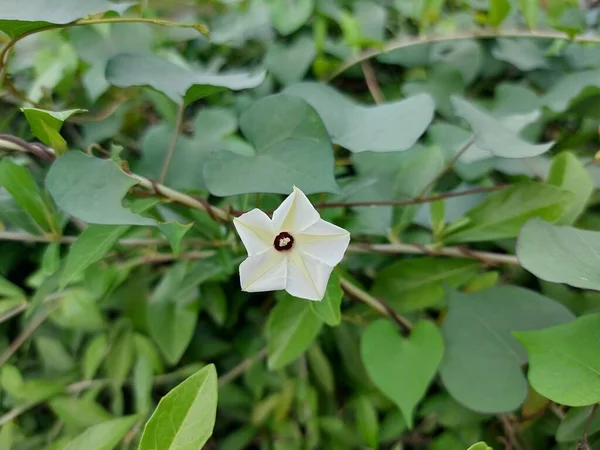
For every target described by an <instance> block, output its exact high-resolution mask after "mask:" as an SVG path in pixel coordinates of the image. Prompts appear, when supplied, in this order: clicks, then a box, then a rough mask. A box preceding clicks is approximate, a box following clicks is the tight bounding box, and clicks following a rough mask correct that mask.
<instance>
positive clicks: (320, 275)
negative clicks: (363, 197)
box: [233, 186, 350, 300]
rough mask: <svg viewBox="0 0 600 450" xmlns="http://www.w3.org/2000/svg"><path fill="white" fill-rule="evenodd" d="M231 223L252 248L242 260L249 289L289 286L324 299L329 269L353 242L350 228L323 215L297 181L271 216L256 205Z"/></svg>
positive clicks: (293, 290)
mask: <svg viewBox="0 0 600 450" xmlns="http://www.w3.org/2000/svg"><path fill="white" fill-rule="evenodd" d="M233 224H234V225H235V228H236V230H237V232H238V234H239V235H240V238H241V239H242V242H243V243H244V246H245V247H246V251H247V252H248V258H247V259H245V260H244V261H243V262H242V263H241V264H240V283H241V285H242V290H244V291H246V292H262V291H277V290H282V289H285V290H286V291H287V292H288V293H290V294H291V295H293V296H295V297H301V298H305V299H308V300H322V299H323V296H324V295H325V289H326V287H327V281H328V280H329V276H330V275H331V271H332V270H333V268H334V266H335V265H337V264H338V263H339V262H340V261H341V260H342V258H343V257H344V252H345V251H346V248H348V244H349V243H350V233H348V231H346V230H344V229H343V228H340V227H338V226H337V225H333V224H332V223H329V222H326V221H324V220H323V219H321V217H320V216H319V213H318V212H317V210H316V209H315V208H314V207H313V206H312V205H311V203H310V201H309V200H308V198H306V195H304V193H303V192H302V191H301V190H300V189H298V188H297V187H295V186H294V191H293V192H292V193H291V194H290V195H289V196H288V197H287V198H286V199H285V200H284V201H283V203H282V204H281V205H280V206H279V208H277V209H276V210H275V212H274V213H273V218H272V219H270V218H269V216H267V215H266V214H265V213H264V212H262V211H261V210H260V209H256V208H255V209H253V210H252V211H249V212H247V213H245V214H242V215H241V216H240V217H237V218H235V219H234V220H233Z"/></svg>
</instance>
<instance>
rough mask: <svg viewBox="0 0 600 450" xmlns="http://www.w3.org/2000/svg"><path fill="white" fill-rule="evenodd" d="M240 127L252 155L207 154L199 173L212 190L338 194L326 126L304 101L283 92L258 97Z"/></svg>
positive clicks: (215, 191) (213, 191) (331, 150)
mask: <svg viewBox="0 0 600 450" xmlns="http://www.w3.org/2000/svg"><path fill="white" fill-rule="evenodd" d="M240 128H241V130H242V132H243V133H244V135H245V136H246V139H247V140H248V141H249V142H250V143H251V144H253V145H254V149H255V152H256V153H255V155H254V156H242V155H239V154H236V153H233V152H231V151H216V152H213V153H211V154H210V155H209V156H208V158H207V159H206V162H205V164H204V172H203V173H204V180H205V182H206V184H207V186H208V189H209V190H210V192H211V193H212V194H214V195H219V196H227V195H237V194H246V193H251V192H272V193H278V194H288V193H289V192H290V191H291V189H292V186H294V185H296V186H298V188H300V189H301V190H302V191H303V192H305V193H306V194H311V193H315V192H332V193H337V192H338V190H339V188H338V186H337V183H336V181H335V178H334V172H333V170H334V158H333V149H332V148H331V143H330V141H329V136H328V135H327V130H325V126H324V125H323V123H322V122H321V120H320V118H319V116H318V114H317V113H316V111H315V110H314V109H313V108H312V107H311V106H310V105H309V104H308V103H306V102H305V101H304V100H302V99H300V98H297V97H294V96H291V95H285V94H278V95H272V96H269V97H265V98H263V99H260V100H258V101H256V102H254V103H252V104H251V105H250V107H248V108H247V109H246V110H245V111H244V112H243V114H242V116H241V118H240Z"/></svg>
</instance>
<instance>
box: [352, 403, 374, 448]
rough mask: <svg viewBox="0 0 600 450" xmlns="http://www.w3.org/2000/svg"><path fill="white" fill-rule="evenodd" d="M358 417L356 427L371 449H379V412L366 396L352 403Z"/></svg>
mask: <svg viewBox="0 0 600 450" xmlns="http://www.w3.org/2000/svg"><path fill="white" fill-rule="evenodd" d="M352 403H353V406H354V413H355V415H356V427H357V429H358V432H359V433H360V435H361V436H362V438H363V442H364V443H365V444H367V445H368V446H369V448H377V446H378V444H379V422H378V421H377V410H376V409H375V406H373V402H372V401H371V399H370V398H369V397H367V396H366V395H360V396H358V397H357V398H355V399H354V401H353V402H352Z"/></svg>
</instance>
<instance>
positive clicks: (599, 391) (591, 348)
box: [514, 314, 600, 406]
mask: <svg viewBox="0 0 600 450" xmlns="http://www.w3.org/2000/svg"><path fill="white" fill-rule="evenodd" d="M599 330H600V314H592V315H588V316H582V317H579V318H578V319H577V320H574V321H573V322H570V323H567V324H563V325H558V326H555V327H551V328H547V329H544V330H538V331H530V332H519V333H514V335H515V336H516V337H517V339H519V341H521V342H522V343H523V345H524V346H525V348H526V349H527V354H528V356H529V374H528V377H529V382H530V383H531V386H533V388H534V389H535V390H536V391H537V392H539V393H540V394H541V395H543V396H544V397H546V398H549V399H550V400H552V401H553V402H556V403H560V404H563V405H568V406H586V405H592V404H594V403H597V402H600V353H599V352H598V338H599V336H600V334H599Z"/></svg>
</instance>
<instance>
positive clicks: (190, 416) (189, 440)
mask: <svg viewBox="0 0 600 450" xmlns="http://www.w3.org/2000/svg"><path fill="white" fill-rule="evenodd" d="M216 414H217V372H216V370H215V366H214V365H212V364H210V365H208V366H206V367H204V368H203V369H201V370H199V371H198V372H196V373H195V374H194V375H192V376H191V377H189V378H188V379H187V380H185V381H184V382H183V383H181V384H179V385H178V386H176V387H175V388H174V389H173V390H171V391H170V392H169V393H168V394H167V395H165V396H164V397H163V398H162V399H161V400H160V402H159V404H158V407H157V408H156V410H155V411H154V413H153V414H152V417H150V420H149V421H148V423H147V424H146V427H145V428H144V433H143V434H142V440H141V442H140V447H139V450H155V449H161V450H162V449H164V450H193V449H197V448H202V446H203V445H204V444H205V443H206V441H207V440H208V439H209V438H210V436H211V435H212V432H213V427H214V425H215V416H216Z"/></svg>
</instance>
